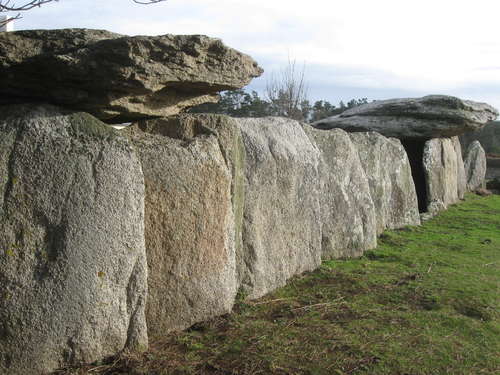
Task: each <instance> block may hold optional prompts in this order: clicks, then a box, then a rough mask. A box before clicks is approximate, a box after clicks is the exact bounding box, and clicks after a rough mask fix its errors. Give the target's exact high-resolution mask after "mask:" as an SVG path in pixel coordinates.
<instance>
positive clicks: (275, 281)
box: [237, 118, 321, 298]
mask: <svg viewBox="0 0 500 375" xmlns="http://www.w3.org/2000/svg"><path fill="white" fill-rule="evenodd" d="M237 122H238V125H239V127H240V129H241V133H242V138H243V144H244V147H245V152H246V160H245V205H244V218H243V231H242V233H243V258H242V259H241V260H240V262H241V263H240V264H239V267H240V268H241V270H240V277H241V280H240V282H241V287H242V289H243V292H244V294H246V295H247V296H248V297H249V298H257V297H260V296H262V295H264V294H266V293H268V292H270V291H272V290H274V289H276V288H278V287H280V286H283V285H285V283H286V280H288V279H289V278H290V277H292V276H294V275H297V274H300V273H303V272H305V271H311V270H314V269H315V268H317V267H318V266H319V265H320V264H321V224H320V223H321V212H320V193H321V192H320V189H319V185H318V182H319V180H320V176H319V166H320V152H319V150H318V149H317V147H316V146H315V145H314V144H313V143H312V142H311V141H310V140H309V138H308V137H307V135H306V133H305V131H304V129H303V128H302V126H301V124H300V123H298V122H296V121H293V120H289V119H284V118H260V119H237Z"/></svg>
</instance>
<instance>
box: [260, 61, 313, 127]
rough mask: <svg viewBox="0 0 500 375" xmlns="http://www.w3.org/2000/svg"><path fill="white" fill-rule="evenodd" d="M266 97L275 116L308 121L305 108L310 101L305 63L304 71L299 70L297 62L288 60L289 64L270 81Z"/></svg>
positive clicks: (273, 75)
mask: <svg viewBox="0 0 500 375" xmlns="http://www.w3.org/2000/svg"><path fill="white" fill-rule="evenodd" d="M265 96H266V98H267V100H268V101H269V102H270V104H271V108H272V109H271V111H272V112H273V114H275V115H277V116H284V117H289V118H292V119H295V120H306V118H305V117H307V114H306V113H305V110H306V108H305V107H306V106H309V101H308V100H307V86H306V83H305V63H304V64H303V65H302V69H297V64H296V61H295V60H290V59H288V64H287V65H286V66H285V67H284V68H283V69H282V70H281V71H279V72H277V73H276V72H275V73H273V74H272V75H271V76H270V78H269V79H268V81H267V84H266V90H265ZM303 107H304V108H303Z"/></svg>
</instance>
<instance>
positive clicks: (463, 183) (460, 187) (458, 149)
mask: <svg viewBox="0 0 500 375" xmlns="http://www.w3.org/2000/svg"><path fill="white" fill-rule="evenodd" d="M451 141H452V142H453V147H454V149H455V154H456V155H457V194H458V199H464V197H465V192H466V191H467V179H466V177H465V165H464V159H463V157H462V145H461V144H460V139H459V138H458V137H452V138H451Z"/></svg>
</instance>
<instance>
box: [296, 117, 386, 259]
mask: <svg viewBox="0 0 500 375" xmlns="http://www.w3.org/2000/svg"><path fill="white" fill-rule="evenodd" d="M305 129H306V131H307V133H308V134H309V136H310V138H311V141H312V142H313V143H314V144H315V145H316V146H317V147H318V148H319V150H320V152H321V154H320V156H321V159H320V160H321V163H320V174H319V181H318V182H317V184H316V189H318V190H319V191H320V202H321V222H320V223H319V225H320V226H321V238H322V257H323V259H332V258H336V259H337V258H352V257H359V256H361V255H362V254H363V252H364V251H365V250H368V249H371V248H374V247H376V246H377V224H376V223H377V221H376V214H377V213H376V210H375V206H374V204H373V201H372V198H371V195H370V187H369V184H368V179H367V177H366V174H365V172H364V170H363V167H362V165H361V162H360V160H359V155H358V150H357V149H356V146H355V145H354V144H353V142H352V141H351V139H350V138H349V134H348V133H346V132H345V131H343V130H340V129H332V130H318V129H314V128H312V127H310V126H309V125H306V126H305Z"/></svg>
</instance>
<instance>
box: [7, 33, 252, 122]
mask: <svg viewBox="0 0 500 375" xmlns="http://www.w3.org/2000/svg"><path fill="white" fill-rule="evenodd" d="M260 74H262V69H261V68H259V67H258V65H257V63H256V62H255V61H254V60H252V59H251V58H250V57H249V56H247V55H244V54H242V53H240V52H238V51H236V50H234V49H231V48H229V47H226V46H225V45H224V44H223V43H222V42H221V41H220V40H219V39H214V38H209V37H206V36H203V35H162V36H134V37H129V36H124V35H120V34H115V33H111V32H108V31H103V30H88V29H63V30H25V31H16V32H10V33H0V82H1V85H0V104H10V103H24V102H40V101H42V102H49V103H52V104H57V105H59V106H64V107H68V108H71V109H77V110H83V111H86V112H89V113H91V114H93V115H94V116H96V117H97V118H99V119H101V120H103V121H106V122H109V123H123V122H127V121H133V120H136V119H142V118H148V117H158V116H169V115H173V114H177V113H179V112H180V111H182V110H183V109H185V108H188V107H191V106H195V105H199V104H202V103H207V102H216V101H217V100H218V95H217V93H218V92H220V91H223V90H234V89H237V88H241V87H243V86H245V85H247V84H248V83H249V82H250V81H251V80H252V78H254V77H257V76H259V75H260Z"/></svg>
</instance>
